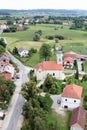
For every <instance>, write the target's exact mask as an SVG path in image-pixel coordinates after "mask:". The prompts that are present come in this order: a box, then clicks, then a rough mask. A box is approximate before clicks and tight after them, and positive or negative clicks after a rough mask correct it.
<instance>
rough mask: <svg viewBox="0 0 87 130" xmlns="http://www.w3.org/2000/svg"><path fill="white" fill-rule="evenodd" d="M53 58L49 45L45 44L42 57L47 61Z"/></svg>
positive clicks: (41, 49) (41, 52) (42, 47)
mask: <svg viewBox="0 0 87 130" xmlns="http://www.w3.org/2000/svg"><path fill="white" fill-rule="evenodd" d="M50 56H51V48H50V46H49V45H48V44H46V43H44V44H43V45H42V46H41V48H40V57H41V58H44V59H45V61H46V60H49V58H50Z"/></svg>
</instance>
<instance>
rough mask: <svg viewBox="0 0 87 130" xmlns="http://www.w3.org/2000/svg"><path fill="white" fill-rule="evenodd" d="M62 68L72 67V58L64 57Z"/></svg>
mask: <svg viewBox="0 0 87 130" xmlns="http://www.w3.org/2000/svg"><path fill="white" fill-rule="evenodd" d="M63 66H64V68H73V66H74V59H73V58H71V57H65V58H64V60H63Z"/></svg>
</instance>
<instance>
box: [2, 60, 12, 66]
mask: <svg viewBox="0 0 87 130" xmlns="http://www.w3.org/2000/svg"><path fill="white" fill-rule="evenodd" d="M0 65H9V66H12V64H10V63H9V61H6V62H4V61H0Z"/></svg>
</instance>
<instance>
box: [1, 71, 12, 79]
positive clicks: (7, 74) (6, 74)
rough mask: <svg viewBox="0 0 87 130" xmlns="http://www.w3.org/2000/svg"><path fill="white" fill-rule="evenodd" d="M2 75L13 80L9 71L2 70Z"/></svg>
mask: <svg viewBox="0 0 87 130" xmlns="http://www.w3.org/2000/svg"><path fill="white" fill-rule="evenodd" d="M0 76H2V77H3V78H4V79H5V80H12V76H11V73H9V72H2V73H0Z"/></svg>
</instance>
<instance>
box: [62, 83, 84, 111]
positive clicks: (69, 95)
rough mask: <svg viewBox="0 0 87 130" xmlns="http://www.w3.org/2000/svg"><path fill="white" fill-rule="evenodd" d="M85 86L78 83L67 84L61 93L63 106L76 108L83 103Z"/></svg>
mask: <svg viewBox="0 0 87 130" xmlns="http://www.w3.org/2000/svg"><path fill="white" fill-rule="evenodd" d="M82 91H83V87H81V86H78V85H76V84H69V85H66V86H65V88H64V89H63V93H62V95H61V106H62V108H67V109H74V108H76V107H78V106H81V105H82Z"/></svg>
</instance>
